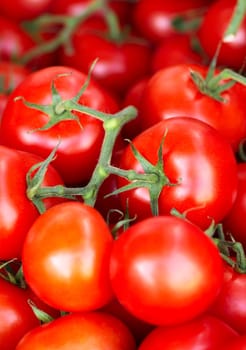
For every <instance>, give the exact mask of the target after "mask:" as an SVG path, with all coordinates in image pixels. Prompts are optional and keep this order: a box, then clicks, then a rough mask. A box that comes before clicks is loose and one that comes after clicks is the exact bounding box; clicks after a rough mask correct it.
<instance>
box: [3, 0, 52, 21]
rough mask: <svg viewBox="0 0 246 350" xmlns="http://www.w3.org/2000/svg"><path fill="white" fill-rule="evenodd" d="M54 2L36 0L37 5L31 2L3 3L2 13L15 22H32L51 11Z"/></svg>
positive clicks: (24, 0)
mask: <svg viewBox="0 0 246 350" xmlns="http://www.w3.org/2000/svg"><path fill="white" fill-rule="evenodd" d="M51 2H52V0H38V1H37V0H35V5H34V4H33V2H32V1H29V0H15V1H14V2H12V1H1V3H0V12H1V13H2V14H3V15H4V16H5V17H7V18H10V19H12V20H14V21H23V20H30V19H34V18H35V17H38V16H40V15H42V14H44V13H46V12H48V10H49V6H50V4H51Z"/></svg>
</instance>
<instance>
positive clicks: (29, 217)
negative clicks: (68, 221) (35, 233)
mask: <svg viewBox="0 0 246 350" xmlns="http://www.w3.org/2000/svg"><path fill="white" fill-rule="evenodd" d="M42 160H43V159H42V158H40V157H39V156H37V155H34V154H30V153H27V152H21V151H17V150H14V149H10V148H8V147H5V146H0V177H1V182H0V260H9V259H13V258H20V257H21V250H22V246H23V242H24V239H25V236H26V234H27V231H28V229H29V228H30V226H31V225H32V223H33V222H34V221H35V220H36V218H37V217H38V216H39V212H38V210H37V209H36V207H35V206H34V204H33V203H32V202H31V200H29V199H28V198H27V196H26V190H27V185H26V173H27V171H28V170H29V169H30V168H31V166H33V165H34V164H37V163H39V162H41V161H42ZM58 184H60V185H63V181H62V179H61V177H60V175H59V174H58V173H57V171H56V170H55V169H54V168H53V167H52V166H49V167H48V171H47V173H46V175H45V179H44V181H43V185H46V186H47V185H48V186H54V185H58ZM60 201H63V199H55V198H49V199H48V200H45V205H46V208H48V207H50V206H52V205H54V204H57V203H59V202H60Z"/></svg>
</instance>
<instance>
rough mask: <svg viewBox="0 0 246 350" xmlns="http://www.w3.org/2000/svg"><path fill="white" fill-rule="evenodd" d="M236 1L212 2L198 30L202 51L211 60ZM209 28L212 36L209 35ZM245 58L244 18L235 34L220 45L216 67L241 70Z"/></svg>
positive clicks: (245, 31)
mask: <svg viewBox="0 0 246 350" xmlns="http://www.w3.org/2000/svg"><path fill="white" fill-rule="evenodd" d="M236 3H237V1H236V0H217V1H214V2H213V3H212V4H211V5H210V7H209V9H208V11H207V13H206V15H205V16H204V18H203V21H202V23H201V25H200V28H199V30H198V38H199V41H200V43H201V46H202V48H203V50H204V51H205V52H206V53H207V55H208V56H209V57H210V58H211V59H212V57H213V56H214V54H215V52H216V50H217V48H218V46H219V44H220V43H221V42H222V39H223V36H224V34H225V31H226V29H227V27H228V25H229V21H230V19H231V16H232V14H233V11H234V9H235V6H236ZM211 28H212V30H213V34H212V35H211ZM245 57H246V16H244V20H243V22H242V23H241V25H240V27H239V29H238V31H237V33H236V34H235V35H234V36H233V37H231V38H230V40H226V41H224V42H223V43H222V46H221V49H220V53H219V56H218V59H217V65H220V66H226V67H231V68H233V69H235V70H239V69H240V68H242V66H243V64H244V60H245Z"/></svg>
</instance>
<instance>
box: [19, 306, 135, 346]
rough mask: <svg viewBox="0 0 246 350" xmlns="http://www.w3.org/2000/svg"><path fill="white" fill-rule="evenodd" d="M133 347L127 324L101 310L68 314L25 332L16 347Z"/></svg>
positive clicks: (133, 343)
mask: <svg viewBox="0 0 246 350" xmlns="http://www.w3.org/2000/svg"><path fill="white" fill-rule="evenodd" d="M31 349H35V350H41V349H49V350H55V349H64V350H65V349H80V350H92V349H93V350H109V349H110V350H135V349H136V345H135V342H134V339H133V336H132V335H131V333H130V331H129V330H128V328H127V327H126V326H125V325H124V324H123V323H122V322H121V321H120V320H118V319H117V318H116V317H113V316H111V315H109V314H106V313H103V312H90V313H76V314H70V315H66V316H63V317H60V318H59V319H56V320H55V321H52V322H50V323H48V324H46V325H43V326H40V327H37V328H36V329H34V330H33V331H31V332H29V333H27V334H26V335H25V336H24V337H23V338H22V340H21V341H20V342H19V344H18V345H17V347H16V350H31Z"/></svg>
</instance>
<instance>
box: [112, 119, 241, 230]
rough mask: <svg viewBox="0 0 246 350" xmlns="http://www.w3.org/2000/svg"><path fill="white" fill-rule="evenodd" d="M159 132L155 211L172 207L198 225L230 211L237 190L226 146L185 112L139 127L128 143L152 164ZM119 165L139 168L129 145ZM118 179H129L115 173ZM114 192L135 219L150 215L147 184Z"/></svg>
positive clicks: (124, 182)
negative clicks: (158, 188)
mask: <svg viewBox="0 0 246 350" xmlns="http://www.w3.org/2000/svg"><path fill="white" fill-rule="evenodd" d="M165 133H167V134H166V137H165V140H164V144H163V146H162V152H163V156H162V160H163V172H164V174H165V176H166V178H165V179H163V180H162V181H163V182H162V183H161V182H160V180H159V182H158V184H159V183H160V184H161V185H162V187H161V193H160V196H159V200H158V204H159V214H161V215H162V214H169V213H170V211H171V209H173V208H176V209H177V210H178V211H179V212H180V213H186V215H187V216H186V217H187V218H188V220H190V221H192V222H194V223H196V224H197V225H198V226H200V227H201V228H203V229H206V228H208V226H209V225H210V224H211V220H212V218H213V219H214V220H215V222H216V223H218V222H220V221H221V220H223V219H224V217H225V216H226V215H227V214H228V212H229V211H230V209H231V207H232V205H233V203H234V200H235V196H236V191H237V168H236V160H235V157H234V154H233V151H232V148H231V146H230V145H229V143H228V142H227V141H226V140H225V139H224V137H222V136H221V135H220V134H219V133H218V131H216V130H215V129H213V128H211V127H210V126H209V125H207V124H205V123H202V122H201V121H199V120H195V119H192V118H187V117H184V118H182V117H180V118H170V119H166V120H163V121H161V122H160V123H158V124H156V125H154V126H152V127H151V128H149V129H146V130H145V131H144V132H142V133H140V134H139V135H138V136H137V137H136V138H135V139H134V140H133V141H132V143H133V145H134V146H135V148H136V149H137V150H138V151H139V152H140V154H141V155H142V156H143V157H144V158H146V159H147V160H148V161H149V162H150V163H151V164H153V165H155V164H157V160H158V150H159V148H160V145H161V142H162V139H163V136H164V134H165ZM119 167H120V168H122V169H132V170H135V171H136V172H138V173H144V170H143V167H142V165H141V164H140V162H139V161H138V160H137V159H136V158H135V156H134V154H133V152H132V149H131V147H130V145H129V146H128V147H127V148H126V149H125V151H124V152H123V154H122V157H121V160H120V163H119ZM162 174H163V173H162ZM158 176H162V175H161V174H159V175H158ZM169 183H171V184H173V185H172V186H170V184H169ZM118 184H119V185H118V186H119V188H120V187H122V186H124V185H127V184H129V181H127V180H126V179H124V178H123V177H120V178H119V180H118ZM120 197H121V200H122V206H123V208H126V203H127V201H128V209H129V214H130V217H134V216H135V215H137V219H138V220H141V219H143V218H146V217H149V216H152V215H153V214H152V212H151V210H150V195H149V192H148V189H147V188H144V187H140V188H135V189H131V190H128V191H125V192H123V193H120Z"/></svg>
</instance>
